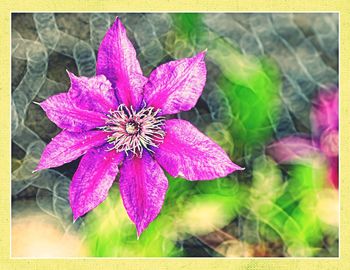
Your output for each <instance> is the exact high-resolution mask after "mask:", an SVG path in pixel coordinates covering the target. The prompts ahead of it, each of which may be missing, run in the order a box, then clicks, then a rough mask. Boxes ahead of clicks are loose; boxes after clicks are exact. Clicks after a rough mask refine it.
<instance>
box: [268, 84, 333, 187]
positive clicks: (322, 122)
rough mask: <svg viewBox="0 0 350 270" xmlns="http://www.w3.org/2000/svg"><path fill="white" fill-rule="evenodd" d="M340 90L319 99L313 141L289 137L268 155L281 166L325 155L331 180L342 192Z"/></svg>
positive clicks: (313, 120)
mask: <svg viewBox="0 0 350 270" xmlns="http://www.w3.org/2000/svg"><path fill="white" fill-rule="evenodd" d="M338 104H339V97H338V89H332V90H329V91H322V92H320V94H319V95H318V96H317V97H316V99H315V101H314V105H313V107H312V110H311V114H310V120H311V124H312V138H311V139H307V138H302V137H298V136H289V137H285V138H282V139H281V140H279V141H277V142H274V143H273V144H271V145H270V146H269V147H268V148H267V151H268V153H269V154H270V155H271V156H273V157H274V158H275V159H276V161H277V162H279V163H282V164H283V163H290V162H295V161H300V160H304V159H305V158H311V159H312V158H313V155H314V154H315V153H321V154H322V155H323V156H324V157H325V158H326V161H327V166H328V180H329V182H330V183H331V184H332V185H333V186H334V187H335V188H336V189H338V185H339V183H338V182H339V180H338V170H339V161H338V156H339V153H338V137H339V134H338V131H339V112H338V108H339V105H338Z"/></svg>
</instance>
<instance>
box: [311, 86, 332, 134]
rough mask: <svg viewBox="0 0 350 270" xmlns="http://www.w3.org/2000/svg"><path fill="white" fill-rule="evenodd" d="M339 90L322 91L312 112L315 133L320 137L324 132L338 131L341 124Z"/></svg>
mask: <svg viewBox="0 0 350 270" xmlns="http://www.w3.org/2000/svg"><path fill="white" fill-rule="evenodd" d="M338 111H339V96H338V89H333V90H331V91H326V90H324V91H321V92H320V94H319V95H318V96H317V98H316V100H315V105H314V106H313V108H312V111H311V123H312V128H313V133H314V135H316V136H319V135H320V133H322V132H323V131H324V130H328V129H336V130H338V127H339V124H338V121H339V112H338Z"/></svg>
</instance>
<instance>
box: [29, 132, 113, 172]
mask: <svg viewBox="0 0 350 270" xmlns="http://www.w3.org/2000/svg"><path fill="white" fill-rule="evenodd" d="M106 136H107V134H106V133H105V132H103V131H87V132H81V133H75V132H69V131H65V130H64V131H61V133H59V134H58V135H57V136H56V137H55V138H53V139H52V141H51V142H50V143H49V144H48V145H47V146H46V147H45V149H44V151H43V153H42V155H41V158H40V161H39V164H38V166H37V167H36V169H35V170H36V171H38V170H43V169H47V168H52V167H58V166H61V165H63V164H65V163H68V162H71V161H72V160H75V159H77V158H78V157H80V156H81V155H83V154H85V153H86V152H87V151H88V150H89V149H90V148H92V147H96V146H100V145H102V144H104V143H105V142H106Z"/></svg>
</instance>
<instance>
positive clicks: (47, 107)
mask: <svg viewBox="0 0 350 270" xmlns="http://www.w3.org/2000/svg"><path fill="white" fill-rule="evenodd" d="M40 106H41V107H42V108H43V110H44V111H45V112H46V115H47V117H48V118H49V119H50V120H51V121H52V122H54V123H55V124H56V125H57V126H58V127H60V128H61V129H67V130H68V131H72V132H82V131H87V130H90V129H93V128H96V127H101V126H103V125H104V124H105V120H104V118H105V115H104V114H102V113H99V112H94V111H88V110H83V109H81V108H79V107H77V106H76V105H75V103H74V102H73V101H72V99H71V98H70V97H69V95H68V94H66V93H64V94H58V95H54V96H52V97H49V98H48V99H46V100H45V101H43V102H42V103H40Z"/></svg>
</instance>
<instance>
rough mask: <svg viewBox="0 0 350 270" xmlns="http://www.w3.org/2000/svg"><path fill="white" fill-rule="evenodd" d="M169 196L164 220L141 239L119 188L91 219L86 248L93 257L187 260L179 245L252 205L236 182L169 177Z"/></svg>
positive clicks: (148, 229) (114, 189)
mask: <svg viewBox="0 0 350 270" xmlns="http://www.w3.org/2000/svg"><path fill="white" fill-rule="evenodd" d="M168 179H169V190H168V192H167V196H166V199H165V203H164V205H163V209H162V211H161V213H160V215H159V216H158V217H157V218H156V219H155V220H154V221H153V222H152V223H151V224H150V225H149V227H148V228H147V230H145V232H144V233H143V234H142V235H141V237H140V239H137V238H136V231H135V226H134V225H133V224H132V222H131V221H130V220H129V218H128V216H127V214H126V211H125V209H124V207H123V205H122V200H121V197H120V195H119V190H118V187H117V185H114V187H113V188H112V189H111V190H110V192H109V196H108V198H107V199H106V200H105V201H104V202H103V203H102V204H101V205H99V206H98V207H97V208H96V209H95V210H94V211H92V212H90V213H89V214H88V215H87V218H86V227H85V229H86V231H85V234H86V242H87V244H88V246H89V250H90V251H91V255H92V256H123V257H132V256H146V257H148V256H150V257H157V256H181V255H183V251H182V249H181V248H179V247H178V246H177V245H176V241H178V240H181V239H184V238H188V237H190V235H193V234H199V235H201V234H206V233H209V232H211V231H212V230H213V229H215V228H217V227H222V226H224V225H225V224H227V223H228V222H230V221H231V220H233V219H234V218H235V217H236V216H237V214H239V212H240V209H241V208H242V207H243V205H244V204H245V201H246V199H247V196H246V190H245V189H244V188H242V187H240V186H239V185H238V183H237V181H235V180H234V179H233V180H232V179H228V178H223V179H218V180H216V181H201V182H198V183H197V182H190V181H186V180H184V179H178V178H177V179H175V178H172V177H170V176H168Z"/></svg>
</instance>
